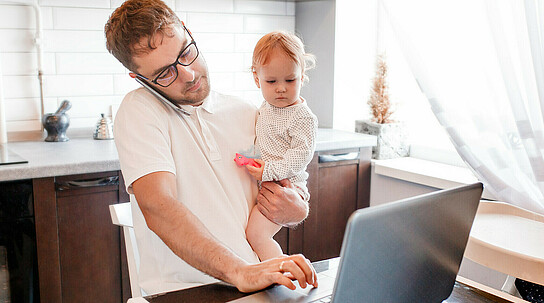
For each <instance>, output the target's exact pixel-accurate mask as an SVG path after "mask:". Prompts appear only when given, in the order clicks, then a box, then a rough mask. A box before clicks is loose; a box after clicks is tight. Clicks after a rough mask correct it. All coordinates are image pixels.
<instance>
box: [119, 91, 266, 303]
mask: <svg viewBox="0 0 544 303" xmlns="http://www.w3.org/2000/svg"><path fill="white" fill-rule="evenodd" d="M183 108H184V109H186V110H187V111H189V112H190V113H191V115H190V116H183V117H180V116H179V115H178V114H177V113H176V112H175V111H174V110H173V109H171V108H169V107H166V106H165V105H163V104H162V103H160V101H158V100H157V99H156V98H155V97H154V96H153V95H151V94H150V93H149V92H147V91H146V90H144V89H143V88H139V89H136V90H134V91H132V92H130V93H129V94H127V96H126V97H125V98H124V100H123V102H122V104H121V106H120V107H119V110H118V112H117V115H116V119H115V123H114V134H115V143H116V146H117V150H118V153H119V160H120V163H121V170H122V172H123V177H124V179H125V185H126V187H127V191H128V192H129V193H130V194H132V183H133V182H134V181H135V180H137V179H138V178H140V177H142V176H145V175H147V174H149V173H152V172H158V171H166V172H171V173H173V174H175V176H176V185H177V192H178V200H179V201H181V203H183V204H184V205H185V206H186V207H187V208H188V209H189V210H190V211H191V212H192V213H193V214H195V215H196V216H197V217H198V218H199V219H200V221H202V223H203V224H204V226H206V228H207V229H208V230H209V231H210V233H211V234H212V235H214V236H215V237H216V238H217V239H219V240H220V241H221V242H222V243H224V244H225V245H226V246H227V247H229V248H230V249H232V250H233V251H234V252H235V253H236V254H237V255H238V256H240V257H241V258H243V259H245V260H246V261H248V262H250V263H256V262H258V257H257V255H256V254H255V253H254V252H253V250H252V249H251V246H250V245H249V244H248V242H247V240H246V234H245V229H246V226H247V219H248V216H249V212H250V210H251V208H252V207H253V206H254V204H255V199H256V197H257V193H258V187H257V183H256V181H255V180H254V179H253V178H252V177H251V176H250V175H249V174H248V173H247V172H246V170H245V169H242V168H240V167H237V165H236V163H235V162H234V161H233V159H234V155H235V153H237V152H240V151H243V150H247V149H249V148H251V146H252V145H253V144H254V140H255V121H256V117H257V108H256V107H255V106H254V105H252V104H251V103H249V102H245V101H243V100H241V99H238V98H236V97H232V96H225V95H221V94H219V93H216V92H211V93H210V96H208V97H207V98H206V99H205V101H204V103H203V104H202V105H201V106H198V107H193V106H183ZM131 201H133V203H132V213H133V221H134V229H135V233H136V242H137V245H138V251H139V253H140V258H141V259H140V270H139V279H140V287H141V288H142V289H143V290H144V291H145V292H146V293H147V294H155V293H159V292H164V291H169V290H173V289H181V288H186V287H190V286H195V285H198V284H202V283H211V282H215V281H217V280H215V279H214V278H211V277H210V276H207V275H206V274H204V273H202V272H200V271H198V270H196V269H195V268H193V267H191V266H189V265H188V264H187V263H185V262H184V261H183V260H181V259H180V258H179V257H178V256H176V255H175V254H174V253H173V252H172V251H171V250H170V249H169V248H168V247H167V246H166V245H165V244H164V242H162V240H161V239H160V238H159V237H158V236H157V235H156V234H155V233H153V232H152V231H151V230H150V229H149V228H148V227H147V224H146V222H145V220H144V217H143V215H142V213H141V211H140V209H139V207H138V205H137V203H134V201H135V199H134V196H133V195H131Z"/></svg>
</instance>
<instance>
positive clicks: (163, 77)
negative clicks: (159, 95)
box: [136, 25, 198, 87]
mask: <svg viewBox="0 0 544 303" xmlns="http://www.w3.org/2000/svg"><path fill="white" fill-rule="evenodd" d="M182 26H183V29H184V31H186V32H187V34H189V37H191V43H189V45H187V46H186V47H185V48H184V49H183V50H182V51H181V52H180V53H179V56H178V58H177V59H176V62H174V63H172V64H170V65H168V66H167V67H166V68H165V69H163V70H162V71H161V72H160V73H159V74H158V75H157V77H155V79H153V80H149V79H148V78H146V77H144V76H142V75H140V74H136V76H138V77H140V78H142V79H144V80H147V81H151V83H155V84H157V85H159V86H162V87H168V86H170V85H171V84H172V83H174V81H176V79H177V78H178V68H177V65H178V64H179V65H181V66H189V65H191V64H192V63H193V62H195V60H196V58H197V57H198V47H196V42H195V40H194V39H193V36H192V35H191V32H190V31H189V30H188V29H187V28H186V27H185V25H182Z"/></svg>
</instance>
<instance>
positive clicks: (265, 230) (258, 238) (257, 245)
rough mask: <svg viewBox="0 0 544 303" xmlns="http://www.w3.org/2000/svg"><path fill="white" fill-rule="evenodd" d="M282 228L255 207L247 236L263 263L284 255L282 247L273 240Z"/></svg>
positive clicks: (250, 216)
mask: <svg viewBox="0 0 544 303" xmlns="http://www.w3.org/2000/svg"><path fill="white" fill-rule="evenodd" d="M280 228H281V226H279V225H278V224H276V223H274V222H272V221H270V220H268V219H267V218H266V217H265V216H264V215H263V214H261V212H260V211H259V209H258V208H257V207H253V209H252V210H251V214H250V215H249V221H248V222H247V228H246V236H247V240H248V242H249V244H251V247H252V248H253V250H254V251H255V252H256V253H257V255H258V256H259V259H261V261H264V260H268V259H272V258H275V257H279V256H281V255H283V252H282V251H281V247H280V245H279V244H278V243H277V242H276V241H275V240H274V239H272V237H273V236H274V235H275V234H276V233H277V232H278V231H279V230H280Z"/></svg>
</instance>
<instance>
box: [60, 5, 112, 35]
mask: <svg viewBox="0 0 544 303" xmlns="http://www.w3.org/2000/svg"><path fill="white" fill-rule="evenodd" d="M110 14H111V10H110V9H96V8H60V7H59V8H54V9H53V25H54V28H55V29H68V30H102V31H103V30H104V25H105V24H106V22H107V21H108V19H109V17H110Z"/></svg>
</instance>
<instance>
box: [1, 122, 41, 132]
mask: <svg viewBox="0 0 544 303" xmlns="http://www.w3.org/2000/svg"><path fill="white" fill-rule="evenodd" d="M6 120H7V121H6V130H7V131H8V132H20V131H34V130H40V129H41V127H42V122H41V120H25V121H9V119H6Z"/></svg>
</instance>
